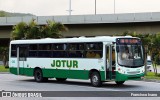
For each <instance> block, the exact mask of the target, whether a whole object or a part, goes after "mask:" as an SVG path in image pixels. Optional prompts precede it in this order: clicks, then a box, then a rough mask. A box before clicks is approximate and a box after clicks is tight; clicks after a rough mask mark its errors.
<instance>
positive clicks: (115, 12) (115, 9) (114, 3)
mask: <svg viewBox="0 0 160 100" xmlns="http://www.w3.org/2000/svg"><path fill="white" fill-rule="evenodd" d="M113 6H114V14H115V13H116V9H115V8H116V3H115V0H114V5H113Z"/></svg>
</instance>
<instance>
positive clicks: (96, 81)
mask: <svg viewBox="0 0 160 100" xmlns="http://www.w3.org/2000/svg"><path fill="white" fill-rule="evenodd" d="M90 80H91V84H92V86H94V87H99V86H101V85H102V82H101V77H100V75H99V73H98V72H93V73H92V74H91V77H90Z"/></svg>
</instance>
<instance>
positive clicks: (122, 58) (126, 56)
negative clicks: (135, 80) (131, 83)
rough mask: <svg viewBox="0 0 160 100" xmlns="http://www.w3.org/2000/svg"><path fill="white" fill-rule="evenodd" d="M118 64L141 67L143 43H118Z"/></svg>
mask: <svg viewBox="0 0 160 100" xmlns="http://www.w3.org/2000/svg"><path fill="white" fill-rule="evenodd" d="M117 49H118V51H117V54H118V57H117V58H118V64H119V65H121V66H126V67H139V66H142V65H143V64H144V63H143V49H142V46H141V45H135V44H133V45H132V44H128V45H127V44H125V45H117Z"/></svg>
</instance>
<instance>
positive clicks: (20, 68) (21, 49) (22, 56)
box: [17, 45, 28, 75]
mask: <svg viewBox="0 0 160 100" xmlns="http://www.w3.org/2000/svg"><path fill="white" fill-rule="evenodd" d="M27 53H28V46H26V45H21V46H18V47H17V60H18V61H17V62H18V63H17V64H18V65H17V74H19V75H24V74H25V72H24V71H25V69H24V68H26V67H27V64H26V61H27Z"/></svg>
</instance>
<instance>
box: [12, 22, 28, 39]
mask: <svg viewBox="0 0 160 100" xmlns="http://www.w3.org/2000/svg"><path fill="white" fill-rule="evenodd" d="M26 28H27V24H26V23H25V22H20V23H18V24H17V25H15V26H13V31H12V33H11V39H12V40H18V39H23V38H25V34H26V32H27V30H26Z"/></svg>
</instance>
